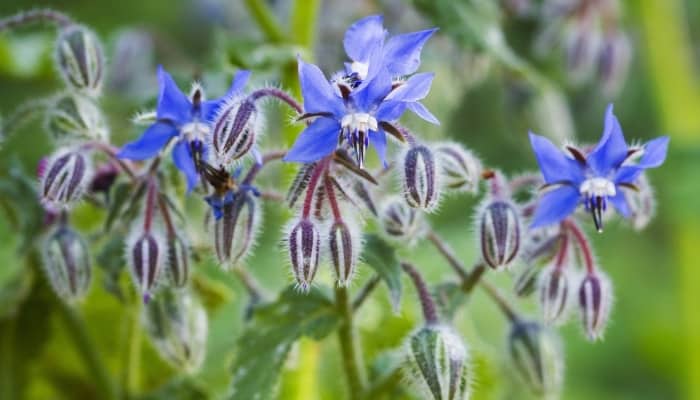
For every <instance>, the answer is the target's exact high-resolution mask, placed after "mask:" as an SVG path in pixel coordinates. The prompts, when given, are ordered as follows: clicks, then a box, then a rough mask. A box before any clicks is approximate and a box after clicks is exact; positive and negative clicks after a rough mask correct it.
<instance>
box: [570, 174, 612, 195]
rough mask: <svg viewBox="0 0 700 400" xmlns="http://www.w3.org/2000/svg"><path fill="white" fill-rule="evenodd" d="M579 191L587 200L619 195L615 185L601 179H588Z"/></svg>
mask: <svg viewBox="0 0 700 400" xmlns="http://www.w3.org/2000/svg"><path fill="white" fill-rule="evenodd" d="M578 190H579V192H580V193H581V194H582V195H583V196H585V197H586V198H591V197H603V198H604V197H613V196H615V194H616V193H617V191H616V190H615V184H614V183H612V182H611V181H610V180H608V179H605V178H600V177H596V178H590V179H586V180H585V181H583V183H582V184H581V187H579V189H578Z"/></svg>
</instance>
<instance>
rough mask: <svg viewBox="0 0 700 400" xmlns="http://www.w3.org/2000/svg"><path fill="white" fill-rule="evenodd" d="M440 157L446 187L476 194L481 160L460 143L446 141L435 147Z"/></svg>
mask: <svg viewBox="0 0 700 400" xmlns="http://www.w3.org/2000/svg"><path fill="white" fill-rule="evenodd" d="M435 153H436V154H437V156H438V157H439V159H440V167H441V168H442V178H443V184H444V186H445V187H446V188H448V189H452V190H457V191H460V192H467V193H472V194H476V193H477V192H478V191H479V180H480V179H481V172H482V171H483V167H482V165H481V161H480V160H479V159H478V158H477V157H476V156H475V155H474V154H473V153H472V152H471V151H469V150H467V149H465V148H464V147H463V146H462V145H460V144H458V143H444V144H440V145H438V146H437V147H436V148H435Z"/></svg>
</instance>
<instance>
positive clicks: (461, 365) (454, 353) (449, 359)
mask: <svg viewBox="0 0 700 400" xmlns="http://www.w3.org/2000/svg"><path fill="white" fill-rule="evenodd" d="M405 374H406V377H407V380H408V382H409V384H410V385H411V386H413V387H414V389H415V390H416V391H417V392H418V393H419V394H420V398H421V399H434V400H465V399H468V398H469V397H470V383H471V378H472V376H471V371H470V370H469V353H468V351H467V347H466V345H465V344H464V342H463V341H462V339H461V338H460V337H459V336H458V335H457V334H456V333H454V332H453V330H452V329H451V328H449V327H446V326H425V327H423V328H421V329H420V330H418V331H417V332H415V333H413V334H412V335H411V336H409V338H408V340H407V342H406V368H405Z"/></svg>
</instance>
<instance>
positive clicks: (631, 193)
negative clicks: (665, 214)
mask: <svg viewBox="0 0 700 400" xmlns="http://www.w3.org/2000/svg"><path fill="white" fill-rule="evenodd" d="M634 185H635V186H636V190H634V189H627V188H623V190H624V191H625V198H626V199H627V204H628V205H629V208H630V214H631V215H630V218H629V220H630V221H631V222H632V227H633V228H634V229H635V230H637V231H640V230H642V229H644V228H646V226H647V225H649V222H651V220H652V218H654V213H655V212H656V196H654V188H653V187H652V186H651V184H650V183H649V179H647V176H646V174H642V175H640V177H639V178H638V179H637V181H636V182H635V183H634Z"/></svg>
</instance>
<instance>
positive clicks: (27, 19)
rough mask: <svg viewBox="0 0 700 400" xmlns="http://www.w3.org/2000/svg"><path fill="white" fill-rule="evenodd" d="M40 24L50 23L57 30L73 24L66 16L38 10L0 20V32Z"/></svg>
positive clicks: (42, 9) (44, 9)
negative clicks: (55, 26) (54, 25)
mask: <svg viewBox="0 0 700 400" xmlns="http://www.w3.org/2000/svg"><path fill="white" fill-rule="evenodd" d="M40 22H51V23H54V24H56V25H57V26H58V27H59V28H65V27H67V26H69V25H72V24H73V20H71V19H70V17H68V16H67V15H66V14H63V13H60V12H58V11H55V10H51V9H48V8H39V9H36V10H29V11H22V12H19V13H17V14H15V15H11V16H9V17H5V18H3V19H0V32H2V31H6V30H10V29H15V28H19V27H21V26H25V25H29V24H33V23H40Z"/></svg>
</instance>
